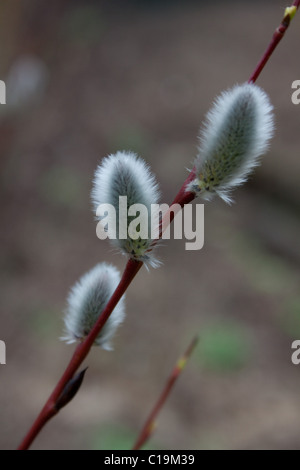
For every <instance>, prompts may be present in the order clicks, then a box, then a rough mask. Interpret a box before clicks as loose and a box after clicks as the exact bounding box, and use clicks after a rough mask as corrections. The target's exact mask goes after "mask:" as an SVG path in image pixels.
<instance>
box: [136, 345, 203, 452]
mask: <svg viewBox="0 0 300 470" xmlns="http://www.w3.org/2000/svg"><path fill="white" fill-rule="evenodd" d="M197 343H198V337H196V338H194V339H193V340H192V341H191V343H190V345H189V347H188V348H187V350H186V351H185V353H184V354H183V356H181V358H180V359H179V360H178V361H177V364H176V366H175V367H174V369H173V370H172V372H171V375H170V377H169V378H168V380H167V383H166V385H165V388H164V389H163V391H162V393H161V394H160V396H159V398H158V400H157V402H156V404H155V405H154V407H153V409H152V411H151V413H150V414H149V417H148V418H147V420H146V422H145V425H144V427H143V429H142V430H141V432H140V434H139V436H138V438H137V441H136V443H135V444H134V447H133V450H139V449H140V448H141V447H142V446H143V445H144V444H145V442H146V441H147V440H148V439H149V437H150V436H151V435H152V433H153V430H154V428H155V421H156V418H157V416H158V414H159V412H160V410H161V409H162V407H163V406H164V404H165V402H166V400H167V398H168V397H169V395H170V393H171V391H172V389H173V388H174V385H175V382H176V381H177V379H178V377H179V376H180V375H181V373H182V371H183V369H184V367H185V365H186V363H187V361H188V359H189V357H190V356H191V354H192V352H193V351H194V349H195V347H196V345H197Z"/></svg>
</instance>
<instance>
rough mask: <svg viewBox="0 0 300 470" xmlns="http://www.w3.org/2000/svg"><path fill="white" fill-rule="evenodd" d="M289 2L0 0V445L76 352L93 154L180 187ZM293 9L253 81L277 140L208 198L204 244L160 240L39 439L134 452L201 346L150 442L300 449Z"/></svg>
mask: <svg viewBox="0 0 300 470" xmlns="http://www.w3.org/2000/svg"><path fill="white" fill-rule="evenodd" d="M285 6H286V2H285V1H284V0H273V1H262V0H260V1H253V0H251V1H236V2H233V1H215V2H204V1H199V0H198V1H185V2H180V1H171V0H170V1H154V0H149V1H146V0H144V1H142V0H137V1H130V0H127V1H123V0H120V1H116V0H114V1H108V0H107V1H86V0H84V1H83V0H82V1H79V0H77V1H74V0H73V1H68V0H51V2H46V1H41V0H24V1H22V2H20V1H19V0H10V1H6V2H1V5H0V58H1V59H0V79H2V80H5V81H6V84H7V105H5V106H4V105H1V106H0V112H1V116H0V156H1V160H0V164H1V188H0V208H1V235H0V236H1V239H0V241H1V245H0V246H1V274H0V276H1V277H0V288H1V297H0V298H1V309H0V339H1V340H4V341H5V342H6V345H7V365H6V366H0V377H1V379H0V423H1V425H0V448H1V449H12V448H15V447H16V445H17V444H18V443H19V441H20V440H21V438H22V437H23V435H24V434H25V432H26V431H27V429H28V427H29V426H30V425H31V423H32V421H33V419H34V418H35V417H36V415H37V413H38V411H39V410H40V408H41V406H42V405H43V403H44V402H45V400H46V398H47V396H48V395H49V393H50V391H51V390H52V388H53V386H54V384H55V383H56V381H57V380H58V378H59V377H60V375H61V373H62V371H63V369H64V368H65V366H66V364H67V362H68V360H69V358H70V356H71V354H72V350H73V347H72V346H66V345H65V344H63V343H61V342H60V341H59V337H60V336H61V334H62V329H63V321H62V312H63V310H64V308H65V299H66V296H67V293H68V290H69V288H70V286H71V285H72V284H73V283H74V282H75V281H76V280H77V279H78V278H79V277H80V276H81V275H82V274H83V273H84V272H85V271H87V270H89V269H90V268H91V267H93V266H94V265H95V264H96V263H97V262H99V261H108V262H112V263H114V264H115V265H117V266H118V267H119V268H120V269H122V268H123V267H124V263H125V259H124V258H123V257H122V256H119V255H116V254H114V253H113V251H112V250H111V248H110V246H109V244H108V243H106V242H101V241H100V240H98V239H97V237H96V233H95V228H96V225H95V222H94V220H93V214H92V211H91V203H90V197H89V194H90V190H91V181H92V178H93V172H94V170H95V167H96V165H97V163H99V162H100V161H101V158H102V157H103V156H105V155H107V154H108V153H112V152H114V151H116V150H118V149H127V150H129V149H130V150H132V151H134V152H137V153H139V154H141V155H142V156H143V157H144V158H145V160H146V161H147V162H148V163H149V164H150V165H151V167H152V169H153V171H154V172H155V173H156V175H157V177H158V179H159V181H160V184H161V188H162V193H163V197H162V200H163V201H165V202H170V201H171V199H172V197H173V196H174V195H175V193H176V192H177V190H178V188H179V186H180V185H181V183H182V182H183V179H184V178H185V177H186V175H187V172H186V168H188V167H190V165H191V162H192V160H193V158H194V156H195V153H196V146H197V134H198V130H199V126H200V123H201V121H202V119H203V118H204V116H205V113H206V112H207V110H208V108H209V107H210V105H211V102H212V100H213V99H214V97H215V96H216V95H217V94H218V93H220V91H222V90H223V89H226V88H228V87H230V86H232V85H233V84H235V83H238V82H239V83H240V82H243V81H245V80H247V79H248V77H249V76H250V74H251V72H252V71H253V69H254V67H255V65H256V63H257V62H258V59H259V58H260V56H261V54H262V52H263V51H264V49H265V48H266V45H267V43H268V41H269V40H270V38H271V35H272V33H273V31H274V29H275V27H276V26H277V25H278V23H279V21H280V19H281V17H282V14H283V11H284V8H285ZM299 30H300V16H299V15H298V16H296V17H295V19H294V21H293V24H292V26H291V28H290V30H289V31H288V33H287V35H286V37H285V39H284V40H283V42H282V43H281V44H280V46H279V48H278V50H277V51H276V53H275V54H274V56H273V58H272V60H271V62H270V63H269V64H268V66H267V67H266V69H265V71H264V72H263V74H262V76H261V78H259V81H258V84H259V85H261V86H262V87H263V88H264V89H265V90H266V91H267V92H268V93H269V95H270V97H271V100H272V103H273V104H274V107H275V113H276V126H277V132H276V137H275V138H274V140H273V144H272V149H271V151H270V152H269V153H268V155H266V156H265V157H264V158H263V163H262V166H261V167H260V168H259V169H258V170H257V171H256V172H255V175H254V176H253V177H252V178H251V180H250V182H249V183H247V185H245V186H244V187H243V188H241V189H240V190H238V191H237V192H236V193H235V201H236V203H235V204H234V205H232V206H231V207H229V206H227V205H225V204H224V203H223V202H222V201H217V200H216V201H214V202H213V203H209V204H206V205H205V246H204V248H203V249H202V250H201V251H199V252H189V251H185V249H184V241H177V240H176V241H170V242H166V243H165V244H164V246H162V247H161V248H160V258H161V260H162V261H163V265H162V267H161V268H160V269H157V270H155V271H154V270H153V269H151V270H150V272H147V271H146V269H143V270H142V272H141V273H140V275H139V276H138V277H137V279H136V280H135V282H134V284H133V285H132V286H131V288H130V290H129V292H128V295H127V302H126V303H127V319H126V322H125V323H124V325H123V327H122V328H121V329H120V331H119V332H118V335H117V337H116V338H115V350H114V352H105V351H102V350H100V349H94V350H93V351H92V353H91V355H90V356H89V358H88V360H87V361H85V364H86V365H88V366H89V371H88V373H87V375H86V379H85V382H84V385H83V387H82V389H81V390H80V393H79V394H78V395H77V397H76V398H75V399H74V401H73V402H72V403H71V404H70V405H69V406H68V407H67V408H66V409H65V410H63V412H62V413H61V414H60V415H59V416H58V417H56V418H55V419H54V420H53V421H52V422H51V423H49V425H48V426H47V427H46V428H45V429H44V431H43V432H42V433H41V435H40V436H39V438H38V439H37V440H36V442H35V443H34V446H33V448H34V449H129V448H130V447H131V446H132V445H133V442H134V440H135V438H136V436H137V433H138V431H139V430H140V428H141V426H142V424H143V422H144V420H145V418H146V416H147V413H148V412H149V410H150V408H151V406H152V405H153V403H154V401H155V399H156V398H157V396H158V394H159V392H160V391H161V389H162V387H163V384H164V382H165V380H166V378H167V376H168V374H169V372H170V370H171V368H172V367H173V365H174V363H175V361H176V359H177V357H178V356H179V355H180V353H181V352H182V351H183V349H184V348H185V347H186V345H187V343H188V342H189V341H190V339H191V338H192V336H193V335H194V334H195V333H196V332H198V333H199V334H200V343H199V346H198V348H197V350H196V351H195V354H194V356H193V358H192V359H191V361H190V363H189V364H188V366H187V368H186V370H185V371H184V374H183V375H182V377H181V378H180V380H179V382H178V383H177V385H176V387H175V389H174V390H173V393H172V396H171V397H170V399H169V401H168V403H167V404H166V406H165V408H164V410H163V412H162V414H161V415H160V418H159V423H158V428H157V430H156V432H155V435H154V437H153V438H152V440H151V441H150V442H149V448H151V449H291V448H300V438H299V435H300V393H299V390H300V369H299V367H300V366H299V367H298V368H297V366H294V365H293V364H292V363H291V353H292V350H291V343H292V341H293V340H295V339H299V338H300V290H299V289H300V288H299V285H300V283H299V281H300V251H299V228H300V221H299V214H300V184H299V174H300V158H299V149H300V136H299V118H300V106H298V107H297V106H295V105H293V104H292V102H291V93H292V90H291V84H292V82H293V81H294V80H296V79H300V76H299V74H300V72H299V70H300V69H299V54H298V44H299Z"/></svg>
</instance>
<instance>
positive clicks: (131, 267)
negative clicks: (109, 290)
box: [18, 259, 143, 450]
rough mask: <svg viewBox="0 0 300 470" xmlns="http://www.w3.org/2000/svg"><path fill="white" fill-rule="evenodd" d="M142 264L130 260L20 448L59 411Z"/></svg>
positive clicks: (26, 446) (27, 446)
mask: <svg viewBox="0 0 300 470" xmlns="http://www.w3.org/2000/svg"><path fill="white" fill-rule="evenodd" d="M142 265H143V263H142V262H140V261H135V260H132V259H129V260H128V262H127V264H126V267H125V270H124V273H123V275H122V278H121V281H120V283H119V285H118V287H117V288H116V290H115V292H114V294H113V295H112V297H111V299H110V300H109V302H108V304H107V305H106V307H105V309H104V310H103V312H102V314H101V316H100V317H99V318H98V320H97V322H96V323H95V326H94V327H93V329H92V330H91V332H90V334H89V335H88V336H87V337H86V339H85V340H84V341H83V342H82V343H80V344H79V345H78V346H77V348H76V349H75V352H74V354H73V356H72V358H71V361H70V362H69V365H68V366H67V368H66V370H65V372H64V374H63V376H62V377H61V379H60V381H59V382H58V384H57V385H56V387H55V389H54V390H53V392H52V394H51V395H50V397H49V399H48V400H47V403H46V405H45V406H44V408H43V409H42V411H41V413H40V414H39V416H38V417H37V419H36V421H35V422H34V424H33V426H32V427H31V429H30V430H29V432H28V434H27V435H26V437H25V438H24V440H23V442H22V443H21V445H20V446H19V449H18V450H26V449H28V448H29V447H30V445H31V444H32V442H33V440H34V439H35V437H36V436H37V435H38V433H39V432H40V430H41V429H42V428H43V427H44V425H45V424H46V423H47V421H49V419H50V418H52V417H53V416H54V415H56V414H57V413H58V410H57V409H56V402H57V400H58V398H59V397H60V395H61V394H62V392H63V390H64V388H65V386H66V385H67V383H68V382H69V381H70V380H71V379H72V377H73V376H74V374H75V372H76V371H77V369H78V368H79V366H80V365H81V364H82V362H83V361H84V359H85V358H86V356H87V355H88V353H89V351H90V349H91V347H92V345H93V343H94V341H95V339H96V337H97V336H98V334H99V332H100V330H101V329H102V327H103V326H104V324H105V323H106V321H107V320H108V318H109V316H110V314H111V313H112V311H113V310H114V308H115V306H116V305H117V303H118V302H119V300H120V299H121V297H122V296H123V294H124V292H125V291H126V290H127V288H128V286H129V285H130V284H131V282H132V280H133V278H134V277H135V276H136V274H137V273H138V271H139V270H140V268H141V267H142Z"/></svg>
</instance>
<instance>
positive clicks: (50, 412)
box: [19, 0, 300, 450]
mask: <svg viewBox="0 0 300 470" xmlns="http://www.w3.org/2000/svg"><path fill="white" fill-rule="evenodd" d="M299 5H300V0H296V1H294V3H293V6H295V7H296V8H299ZM289 23H290V18H288V19H287V16H285V18H284V19H283V21H282V23H281V25H280V26H279V27H278V28H277V30H276V32H275V33H274V36H273V38H272V41H271V43H270V45H269V47H268V48H267V50H266V52H265V54H264V55H263V57H262V59H261V60H260V62H259V64H258V65H257V67H256V69H255V71H254V73H253V74H252V76H251V77H250V79H249V82H255V81H256V80H257V78H258V76H259V75H260V73H261V71H262V70H263V68H264V66H265V65H266V63H267V62H268V60H269V58H270V57H271V55H272V53H273V51H274V50H275V48H276V47H277V45H278V43H279V42H280V40H281V39H282V37H283V35H284V33H285V31H286V30H287V28H288V26H289ZM194 176H195V173H194V169H193V170H192V171H191V173H190V175H189V176H188V178H187V179H186V181H185V182H184V184H183V185H182V187H181V189H180V190H179V192H178V194H177V196H176V197H175V199H174V201H173V203H172V204H180V205H181V207H183V206H184V205H185V204H188V203H190V202H191V201H192V200H193V199H194V198H195V195H194V194H193V193H191V192H189V191H186V187H187V185H188V183H190V182H191V181H192V179H193V177H194ZM173 218H174V213H172V212H171V213H170V222H172V220H173ZM160 237H161V231H160ZM142 264H143V263H141V262H138V261H134V260H129V261H128V263H127V265H126V268H125V271H124V273H123V276H122V279H121V281H120V284H119V285H118V287H117V289H116V291H115V292H114V294H113V296H112V297H111V299H110V301H109V302H108V304H107V306H106V308H105V309H104V311H103V313H102V315H101V316H100V317H99V319H98V321H97V323H96V324H95V326H94V328H93V329H92V331H91V332H90V334H89V335H88V336H87V337H86V339H85V340H84V341H83V342H82V343H81V344H79V345H78V346H77V348H76V349H75V352H74V354H73V356H72V358H71V360H70V363H69V365H68V366H67V368H66V370H65V372H64V374H63V376H62V377H61V379H60V381H59V382H58V384H57V385H56V387H55V389H54V390H53V392H52V394H51V395H50V397H49V399H48V400H47V403H46V405H45V406H44V408H43V409H42V411H41V412H40V414H39V416H38V418H37V419H36V421H35V422H34V424H33V426H32V427H31V429H30V430H29V432H28V433H27V435H26V437H25V438H24V440H23V442H22V443H21V445H20V446H19V450H26V449H28V448H29V447H30V445H31V444H32V442H33V441H34V439H35V438H36V436H37V435H38V434H39V432H40V431H41V429H42V428H43V427H44V425H45V424H46V423H47V422H48V421H49V420H50V419H51V418H52V417H53V416H54V415H55V414H57V409H56V408H55V404H56V401H57V399H58V398H59V396H60V395H61V393H62V391H63V390H64V388H65V386H66V385H67V383H68V382H69V381H70V380H71V379H72V377H73V376H74V374H75V372H76V371H77V369H78V368H79V367H80V365H81V364H82V362H83V361H84V359H85V358H86V356H87V355H88V353H89V351H90V349H91V347H92V345H93V343H94V341H95V339H96V337H97V336H98V334H99V332H100V330H101V328H102V327H103V326H104V324H105V323H106V321H107V320H108V318H109V316H110V315H111V313H112V312H113V310H114V308H115V306H116V305H117V303H118V302H119V300H120V298H121V297H122V296H123V295H124V293H125V292H126V290H127V288H128V287H129V285H130V284H131V282H132V280H133V279H134V277H135V276H136V274H137V273H138V271H139V270H140V268H141V267H142Z"/></svg>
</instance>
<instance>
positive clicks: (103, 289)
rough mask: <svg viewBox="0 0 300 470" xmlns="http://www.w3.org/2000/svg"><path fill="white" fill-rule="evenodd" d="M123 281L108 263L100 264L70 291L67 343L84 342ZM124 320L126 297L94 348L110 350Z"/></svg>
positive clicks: (97, 339)
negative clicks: (112, 340) (113, 338)
mask: <svg viewBox="0 0 300 470" xmlns="http://www.w3.org/2000/svg"><path fill="white" fill-rule="evenodd" d="M119 281H120V273H119V271H118V270H117V269H116V268H115V267H114V266H112V265H109V264H106V263H100V264H97V265H96V266H95V267H94V268H93V269H91V270H90V271H88V272H87V273H86V274H84V275H83V276H82V277H81V278H80V279H79V281H78V282H77V283H76V284H75V285H74V286H73V287H72V288H71V290H70V293H69V296H68V306H67V309H66V314H65V318H64V321H65V336H64V337H63V338H61V339H62V340H64V341H66V342H67V343H68V344H71V343H75V342H76V341H80V340H82V339H84V338H85V337H86V336H87V335H88V334H89V333H90V331H91V329H92V328H93V326H94V325H95V323H96V321H97V319H98V318H99V316H100V315H101V313H102V312H103V310H104V308H105V307H106V304H107V303H108V301H109V299H110V298H111V296H112V294H113V293H114V291H115V289H116V287H117V285H118V284H119ZM124 317H125V309H124V296H123V297H122V298H121V299H120V301H119V303H118V304H117V306H116V307H115V309H114V311H113V312H112V314H111V315H110V317H109V318H108V320H107V322H106V323H105V325H104V327H103V328H102V330H101V331H100V333H99V335H98V337H97V338H96V340H95V343H94V344H95V345H97V346H101V347H102V348H103V349H106V350H111V349H112V347H111V339H112V337H113V336H114V334H115V332H116V329H117V328H118V326H119V325H120V324H121V323H122V322H123V320H124Z"/></svg>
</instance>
